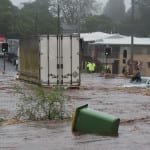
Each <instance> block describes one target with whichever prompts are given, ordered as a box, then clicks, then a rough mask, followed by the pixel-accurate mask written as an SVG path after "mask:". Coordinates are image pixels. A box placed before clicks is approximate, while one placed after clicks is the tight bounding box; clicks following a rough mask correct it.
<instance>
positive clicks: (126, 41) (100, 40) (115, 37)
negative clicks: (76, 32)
mask: <svg viewBox="0 0 150 150" xmlns="http://www.w3.org/2000/svg"><path fill="white" fill-rule="evenodd" d="M80 37H81V38H82V39H83V40H84V41H85V42H94V43H93V44H99V45H131V36H125V35H120V34H118V33H115V34H109V33H104V32H92V33H81V34H80ZM133 43H134V45H150V38H139V37H134V40H133Z"/></svg>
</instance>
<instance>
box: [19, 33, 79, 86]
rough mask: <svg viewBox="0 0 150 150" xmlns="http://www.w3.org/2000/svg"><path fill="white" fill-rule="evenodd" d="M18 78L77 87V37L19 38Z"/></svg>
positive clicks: (39, 82) (45, 83)
mask: <svg viewBox="0 0 150 150" xmlns="http://www.w3.org/2000/svg"><path fill="white" fill-rule="evenodd" d="M19 51H20V52H19V55H20V56H19V59H20V60H19V62H20V64H19V78H20V79H23V80H26V81H30V82H33V83H38V84H41V85H45V86H55V85H63V86H79V85H80V68H79V36H78V35H59V36H57V35H42V36H38V37H30V38H26V39H21V40H20V50H19Z"/></svg>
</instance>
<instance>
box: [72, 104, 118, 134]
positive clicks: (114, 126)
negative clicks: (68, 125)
mask: <svg viewBox="0 0 150 150" xmlns="http://www.w3.org/2000/svg"><path fill="white" fill-rule="evenodd" d="M119 123H120V119H119V118H117V117H115V116H113V115H110V114H107V113H104V112H99V111H96V110H93V109H90V108H88V104H86V105H83V106H81V107H78V108H76V110H75V113H74V114H73V117H72V131H73V132H79V133H96V134H103V135H112V136H113V135H118V128H119Z"/></svg>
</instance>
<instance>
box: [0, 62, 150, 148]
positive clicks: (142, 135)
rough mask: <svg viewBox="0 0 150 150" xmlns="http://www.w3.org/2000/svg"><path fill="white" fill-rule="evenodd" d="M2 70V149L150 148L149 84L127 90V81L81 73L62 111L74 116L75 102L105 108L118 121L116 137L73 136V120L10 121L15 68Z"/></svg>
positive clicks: (0, 132) (13, 100)
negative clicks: (79, 81)
mask: <svg viewBox="0 0 150 150" xmlns="http://www.w3.org/2000/svg"><path fill="white" fill-rule="evenodd" d="M7 65H8V66H7V70H6V73H5V74H2V71H1V70H2V67H1V68H0V69H1V70H0V118H8V120H9V121H8V122H5V123H3V125H1V126H0V150H141V149H143V150H149V149H150V109H149V108H150V96H149V92H150V90H149V88H137V87H131V88H125V87H123V85H124V84H127V83H128V79H124V78H121V77H115V78H112V79H105V78H103V77H100V76H99V75H98V74H81V87H80V89H68V90H66V94H67V95H69V96H70V97H71V100H70V101H67V103H66V110H67V111H68V113H69V114H72V113H73V111H74V109H75V108H76V107H78V106H81V105H84V104H88V105H89V107H90V108H92V109H95V110H98V111H103V112H107V113H109V114H112V115H115V116H117V117H119V118H120V119H121V123H120V126H119V133H118V136H117V137H111V136H102V135H94V134H82V135H74V134H73V133H72V132H71V120H64V121H33V122H26V121H24V122H20V121H17V120H16V121H15V120H13V119H12V118H13V116H14V115H15V111H16V103H17V102H18V99H19V96H18V95H16V94H14V84H23V83H20V81H17V80H15V74H16V72H15V66H12V65H11V64H7Z"/></svg>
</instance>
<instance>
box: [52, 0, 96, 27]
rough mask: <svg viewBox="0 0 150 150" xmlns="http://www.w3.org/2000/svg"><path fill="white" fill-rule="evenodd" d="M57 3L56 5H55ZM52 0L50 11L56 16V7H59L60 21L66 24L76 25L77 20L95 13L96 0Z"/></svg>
mask: <svg viewBox="0 0 150 150" xmlns="http://www.w3.org/2000/svg"><path fill="white" fill-rule="evenodd" d="M57 2H58V3H57ZM57 2H56V0H52V1H51V3H50V6H51V7H50V9H51V10H52V11H53V13H54V14H55V15H56V14H57V5H58V4H59V6H60V11H61V20H62V21H63V22H65V23H66V24H70V25H74V24H78V21H79V18H84V17H87V16H90V15H92V14H93V13H96V10H97V9H96V6H97V5H96V4H97V3H96V0H57Z"/></svg>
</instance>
